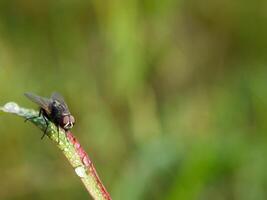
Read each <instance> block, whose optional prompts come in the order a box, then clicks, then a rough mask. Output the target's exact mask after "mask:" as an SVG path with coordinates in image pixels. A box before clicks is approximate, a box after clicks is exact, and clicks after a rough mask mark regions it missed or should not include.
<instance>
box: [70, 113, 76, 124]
mask: <svg viewBox="0 0 267 200" xmlns="http://www.w3.org/2000/svg"><path fill="white" fill-rule="evenodd" d="M70 122H71V123H72V124H74V123H75V119H74V117H73V116H72V115H71V116H70Z"/></svg>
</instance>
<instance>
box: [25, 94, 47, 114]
mask: <svg viewBox="0 0 267 200" xmlns="http://www.w3.org/2000/svg"><path fill="white" fill-rule="evenodd" d="M24 95H25V96H26V97H27V98H28V99H30V100H31V101H33V102H34V103H36V104H38V105H39V106H40V107H41V108H43V109H44V110H45V111H46V112H47V114H50V113H51V109H50V108H49V104H50V103H51V101H50V100H49V99H47V98H45V97H40V96H38V95H35V94H32V93H30V92H26V93H24Z"/></svg>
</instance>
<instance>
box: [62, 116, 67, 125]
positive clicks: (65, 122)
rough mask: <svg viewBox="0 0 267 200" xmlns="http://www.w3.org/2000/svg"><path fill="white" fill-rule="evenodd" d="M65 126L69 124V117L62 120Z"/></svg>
mask: <svg viewBox="0 0 267 200" xmlns="http://www.w3.org/2000/svg"><path fill="white" fill-rule="evenodd" d="M62 122H63V124H64V125H65V124H68V123H69V117H68V116H64V117H63V120H62Z"/></svg>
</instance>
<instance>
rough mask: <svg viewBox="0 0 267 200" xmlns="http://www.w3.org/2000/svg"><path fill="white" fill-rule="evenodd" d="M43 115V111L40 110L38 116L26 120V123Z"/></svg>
mask: <svg viewBox="0 0 267 200" xmlns="http://www.w3.org/2000/svg"><path fill="white" fill-rule="evenodd" d="M41 115H42V109H40V110H39V114H38V116H33V117H28V118H26V119H25V120H24V122H27V121H28V120H31V119H35V118H38V117H41Z"/></svg>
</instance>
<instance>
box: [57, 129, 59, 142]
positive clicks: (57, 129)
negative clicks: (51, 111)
mask: <svg viewBox="0 0 267 200" xmlns="http://www.w3.org/2000/svg"><path fill="white" fill-rule="evenodd" d="M57 143H58V144H59V125H58V126H57Z"/></svg>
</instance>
